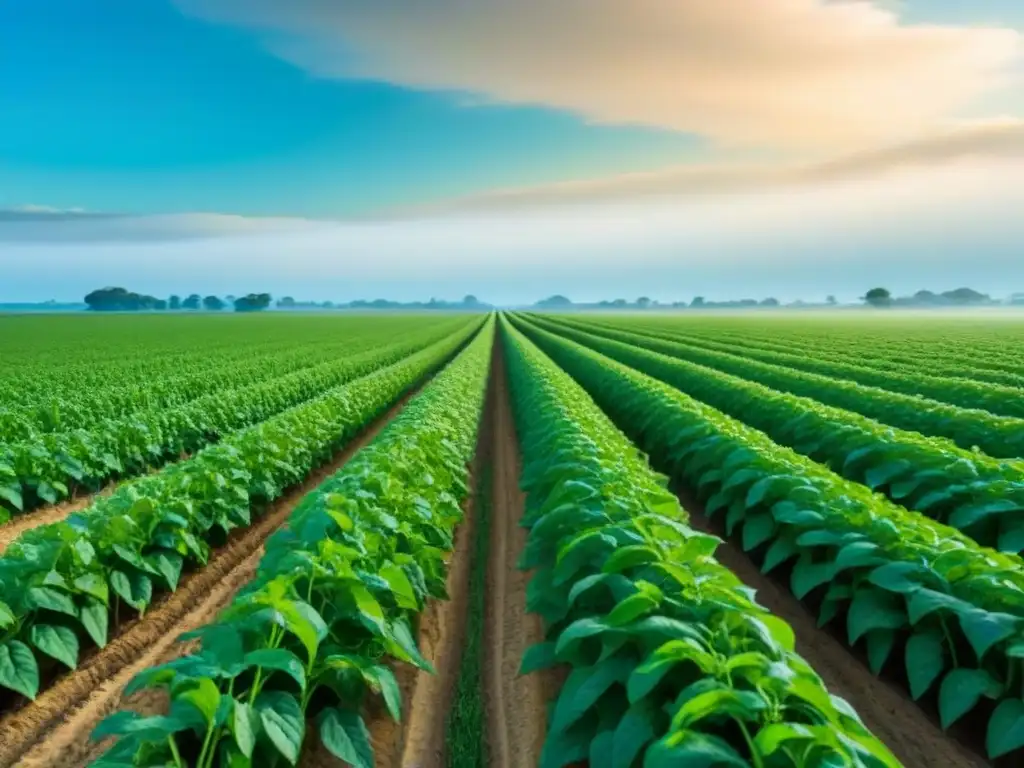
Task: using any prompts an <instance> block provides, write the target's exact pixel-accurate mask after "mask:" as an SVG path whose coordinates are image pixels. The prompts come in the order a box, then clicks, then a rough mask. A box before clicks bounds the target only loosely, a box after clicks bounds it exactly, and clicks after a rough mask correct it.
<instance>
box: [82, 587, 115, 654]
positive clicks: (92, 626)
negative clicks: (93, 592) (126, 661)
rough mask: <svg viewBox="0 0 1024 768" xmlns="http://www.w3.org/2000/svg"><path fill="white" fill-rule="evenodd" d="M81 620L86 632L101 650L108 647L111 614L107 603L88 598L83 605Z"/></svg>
mask: <svg viewBox="0 0 1024 768" xmlns="http://www.w3.org/2000/svg"><path fill="white" fill-rule="evenodd" d="M79 619H80V620H81V622H82V626H83V627H84V628H85V631H86V632H87V633H88V634H89V637H90V638H92V641H93V642H94V643H96V645H98V646H99V647H100V648H105V647H106V645H107V624H108V621H109V619H110V612H109V609H108V608H107V606H106V604H105V603H101V602H100V601H99V600H95V599H93V598H86V600H85V603H84V604H83V605H82V608H81V612H80V614H79Z"/></svg>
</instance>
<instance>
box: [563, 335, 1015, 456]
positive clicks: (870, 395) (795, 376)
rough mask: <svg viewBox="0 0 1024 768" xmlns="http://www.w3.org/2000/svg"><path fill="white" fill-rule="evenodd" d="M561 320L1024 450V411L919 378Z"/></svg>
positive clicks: (897, 423)
mask: <svg viewBox="0 0 1024 768" xmlns="http://www.w3.org/2000/svg"><path fill="white" fill-rule="evenodd" d="M559 324H560V325H562V326H572V327H575V328H579V329H582V330H586V331H590V332H592V333H597V334H599V335H601V336H604V337H607V338H610V339H615V340H617V341H621V342H625V343H627V344H634V345H636V346H639V347H643V348H645V349H649V350H652V351H655V352H660V353H662V354H665V355H669V356H672V357H677V358H681V359H684V360H688V361H690V362H691V363H697V364H699V365H704V366H707V367H709V368H715V369H717V370H719V371H723V372H725V373H731V374H733V375H735V376H739V377H741V378H744V379H747V380H750V381H756V382H758V383H760V384H764V385H765V386H767V387H771V388H773V389H776V390H779V391H782V392H791V393H793V394H795V395H802V396H804V397H808V398H811V399H813V400H816V401H818V402H819V403H824V404H826V405H831V406H835V407H837V408H842V409H845V410H847V411H853V412H855V413H859V414H862V415H864V416H867V417H868V418H871V419H876V420H877V421H879V422H881V423H883V424H889V425H891V426H894V427H898V428H900V429H904V430H907V431H912V432H920V433H921V434H923V435H931V436H934V437H945V438H948V439H949V440H952V441H953V442H955V443H956V444H957V445H958V446H960V447H961V448H963V449H965V450H967V451H972V450H974V448H975V447H977V448H979V449H981V450H982V451H984V452H985V453H987V454H988V455H989V456H992V457H996V458H1018V457H1024V418H1015V417H1012V416H1000V415H997V413H996V412H988V411H983V410H976V409H972V408H970V407H961V406H957V405H952V404H950V402H948V401H947V400H943V401H940V400H938V399H928V398H925V397H922V396H921V393H922V389H921V386H923V384H922V385H921V386H919V385H918V382H917V380H916V379H915V380H914V381H912V382H910V383H908V385H907V386H908V387H909V388H910V389H909V391H894V390H893V389H891V388H883V387H882V386H881V385H879V386H869V385H867V384H864V383H859V382H858V381H852V380H848V379H847V378H844V376H843V375H842V374H841V373H839V372H836V371H832V372H830V373H829V372H809V371H807V370H802V369H806V368H807V367H808V366H813V365H815V362H814V359H813V355H811V354H803V355H797V354H788V355H781V356H780V354H779V353H777V352H770V353H767V354H760V353H757V352H755V351H752V350H751V349H749V348H742V349H739V348H737V347H735V346H730V345H728V344H724V343H721V342H718V341H712V340H708V339H694V338H690V337H686V338H685V339H683V338H680V337H679V336H678V335H675V334H672V333H666V332H662V331H650V332H648V331H645V332H644V333H643V334H638V333H632V332H630V331H626V330H622V329H621V327H618V326H616V327H612V326H611V325H610V324H608V323H607V322H603V321H602V322H587V323H581V322H578V321H576V320H569V319H566V318H560V319H559ZM755 357H757V358H761V359H755ZM808 361H810V362H808ZM912 378H913V377H912ZM917 378H918V379H935V380H937V381H939V382H940V383H939V384H938V386H939V387H942V388H944V389H946V390H949V391H953V392H956V391H961V390H964V388H968V389H972V390H973V387H974V386H975V385H976V386H980V387H982V388H983V391H984V393H985V394H984V396H983V399H984V403H983V402H981V401H980V400H978V401H972V402H976V403H977V407H983V406H984V404H985V403H989V404H990V405H991V403H997V404H996V405H991V407H993V408H995V409H996V410H998V411H1000V412H1002V411H1003V410H1006V409H1005V408H1001V407H999V406H998V403H1001V404H1009V405H1008V408H1011V409H1019V408H1020V407H1022V406H1021V403H1024V399H1022V398H1021V397H1020V395H1019V389H1013V388H1011V387H994V389H989V388H988V385H982V384H977V383H976V382H970V381H967V380H963V379H942V378H939V377H937V376H933V377H924V376H920V375H918V377H917ZM964 391H966V390H964ZM951 397H954V396H951ZM954 399H955V397H954Z"/></svg>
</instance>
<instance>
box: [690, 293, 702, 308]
mask: <svg viewBox="0 0 1024 768" xmlns="http://www.w3.org/2000/svg"><path fill="white" fill-rule="evenodd" d="M690 306H691V307H692V308H693V309H700V308H701V307H703V306H704V297H703V296H694V297H693V301H691V302H690Z"/></svg>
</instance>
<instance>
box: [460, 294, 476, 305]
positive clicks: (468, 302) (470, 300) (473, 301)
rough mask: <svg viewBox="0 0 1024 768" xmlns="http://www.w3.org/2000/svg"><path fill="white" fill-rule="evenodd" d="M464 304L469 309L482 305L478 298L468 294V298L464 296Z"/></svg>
mask: <svg viewBox="0 0 1024 768" xmlns="http://www.w3.org/2000/svg"><path fill="white" fill-rule="evenodd" d="M462 303H463V304H464V305H465V306H467V307H475V306H478V305H479V304H480V301H479V300H478V299H477V297H476V296H474V295H473V294H471V293H470V294H467V295H466V296H463V298H462Z"/></svg>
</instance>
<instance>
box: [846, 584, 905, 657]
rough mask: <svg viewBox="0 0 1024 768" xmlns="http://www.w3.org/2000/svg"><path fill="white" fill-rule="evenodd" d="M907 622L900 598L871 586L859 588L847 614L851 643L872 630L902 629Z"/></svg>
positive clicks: (847, 627)
mask: <svg viewBox="0 0 1024 768" xmlns="http://www.w3.org/2000/svg"><path fill="white" fill-rule="evenodd" d="M906 624H907V616H906V613H904V611H903V609H902V607H901V606H900V602H899V598H898V597H896V596H895V595H893V594H891V593H889V592H883V591H882V590H880V589H871V588H870V587H868V588H864V589H860V590H858V591H857V592H856V593H855V594H854V596H853V602H852V603H851V604H850V610H849V612H848V613H847V614H846V629H847V636H848V639H849V643H850V645H853V644H854V643H856V642H857V640H859V639H860V638H861V637H863V636H864V635H866V634H867V633H868V632H871V631H872V630H878V629H900V628H902V627H904V626H906Z"/></svg>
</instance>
